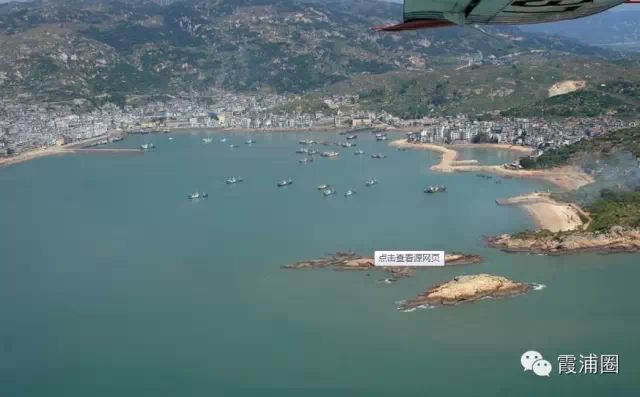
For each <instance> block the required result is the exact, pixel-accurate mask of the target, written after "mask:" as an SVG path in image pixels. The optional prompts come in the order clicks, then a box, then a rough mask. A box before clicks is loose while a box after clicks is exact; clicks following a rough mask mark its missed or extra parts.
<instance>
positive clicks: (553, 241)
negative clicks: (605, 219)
mask: <svg viewBox="0 0 640 397" xmlns="http://www.w3.org/2000/svg"><path fill="white" fill-rule="evenodd" d="M487 243H488V245H489V246H490V247H493V248H499V249H501V250H503V251H505V252H528V253H533V254H548V255H563V254H573V253H578V252H596V253H602V254H609V253H617V252H640V229H635V228H627V227H622V226H614V227H612V228H611V229H609V231H607V232H594V231H575V230H574V231H570V232H558V233H553V232H550V231H548V230H540V231H536V232H522V233H516V234H513V235H509V234H502V235H500V236H495V237H490V238H488V239H487Z"/></svg>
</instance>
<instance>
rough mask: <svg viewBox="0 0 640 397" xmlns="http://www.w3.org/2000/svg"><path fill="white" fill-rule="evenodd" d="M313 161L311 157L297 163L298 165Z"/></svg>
mask: <svg viewBox="0 0 640 397" xmlns="http://www.w3.org/2000/svg"><path fill="white" fill-rule="evenodd" d="M312 161H313V157H304V158H301V159H300V160H298V163H300V164H307V163H310V162H312Z"/></svg>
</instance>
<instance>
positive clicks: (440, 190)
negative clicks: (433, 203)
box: [424, 185, 447, 193]
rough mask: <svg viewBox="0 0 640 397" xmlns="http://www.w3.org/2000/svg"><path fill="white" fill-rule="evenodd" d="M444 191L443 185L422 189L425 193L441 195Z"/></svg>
mask: <svg viewBox="0 0 640 397" xmlns="http://www.w3.org/2000/svg"><path fill="white" fill-rule="evenodd" d="M446 191H447V187H446V186H444V185H435V186H429V187H428V188H426V189H424V192H425V193H443V192H446Z"/></svg>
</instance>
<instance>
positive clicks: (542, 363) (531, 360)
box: [520, 350, 552, 376]
mask: <svg viewBox="0 0 640 397" xmlns="http://www.w3.org/2000/svg"><path fill="white" fill-rule="evenodd" d="M520 364H522V367H523V368H524V370H525V372H526V371H532V372H533V373H534V374H536V375H538V376H549V374H550V373H551V370H552V367H551V363H550V362H549V361H547V360H545V359H544V358H543V357H542V354H540V353H538V352H537V351H535V350H529V351H527V352H524V353H522V356H520Z"/></svg>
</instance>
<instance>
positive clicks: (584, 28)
mask: <svg viewBox="0 0 640 397" xmlns="http://www.w3.org/2000/svg"><path fill="white" fill-rule="evenodd" d="M522 29H523V30H525V31H528V32H540V33H549V34H556V35H560V36H564V37H569V38H573V39H576V40H578V41H580V42H582V43H584V44H587V45H599V46H604V47H611V48H618V49H631V50H640V5H637V6H636V5H627V6H621V7H617V8H614V9H612V10H610V11H607V12H604V13H601V14H596V15H592V16H590V17H587V18H581V19H575V20H571V21H563V22H557V23H550V24H549V23H547V24H540V25H528V26H524V27H523V28H522Z"/></svg>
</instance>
